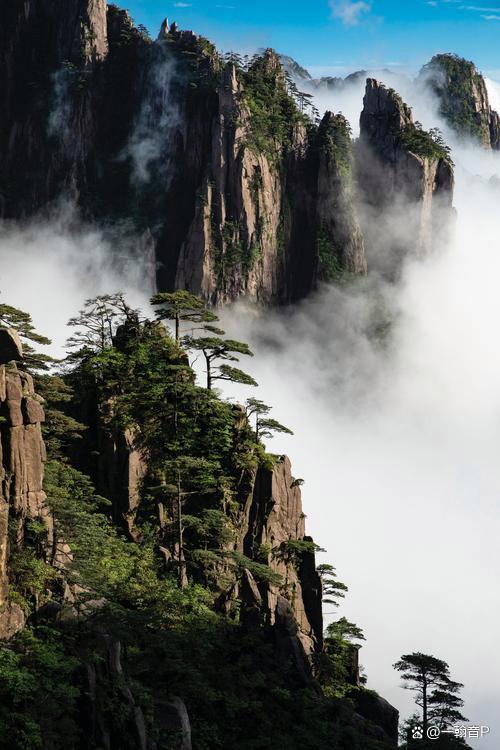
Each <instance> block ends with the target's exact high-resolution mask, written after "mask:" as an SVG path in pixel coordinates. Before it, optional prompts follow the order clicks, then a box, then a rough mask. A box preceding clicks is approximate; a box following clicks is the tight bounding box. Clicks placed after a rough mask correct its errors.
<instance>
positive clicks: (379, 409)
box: [0, 67, 500, 750]
mask: <svg viewBox="0 0 500 750" xmlns="http://www.w3.org/2000/svg"><path fill="white" fill-rule="evenodd" d="M164 73H165V76H167V77H168V76H170V74H171V71H170V69H169V68H168V67H165V69H164ZM391 76H392V77H391ZM376 77H379V78H380V79H381V80H382V81H385V82H387V83H388V85H392V86H394V87H395V88H396V89H397V90H398V91H399V92H400V93H401V95H402V96H403V98H405V99H406V100H407V101H408V102H409V103H410V104H411V105H412V106H413V108H414V113H415V117H416V119H419V120H420V121H421V122H422V123H423V125H424V127H431V126H435V125H439V126H440V127H441V128H442V129H443V132H444V133H445V136H446V138H447V139H448V140H449V141H450V143H451V144H452V148H453V158H454V160H455V162H456V165H457V169H456V176H457V189H456V197H455V206H456V208H457V212H458V214H457V225H456V228H455V232H454V234H453V237H452V238H451V239H450V241H449V243H448V244H447V245H444V246H443V247H441V248H440V249H439V251H437V252H436V253H435V254H434V255H433V256H432V257H428V258H426V259H424V260H420V261H416V260H414V259H413V260H409V261H408V262H407V264H406V266H405V268H404V270H403V273H402V276H401V280H400V281H399V283H398V284H397V285H390V284H387V283H386V282H384V281H383V279H382V278H379V277H378V276H377V275H376V274H373V275H371V276H369V277H368V279H361V280H359V281H358V282H356V283H353V284H350V285H346V286H337V287H334V286H330V287H324V288H322V289H321V290H319V292H318V293H317V294H315V295H314V296H312V297H311V298H309V299H308V300H306V301H304V302H303V303H302V304H300V305H298V306H297V307H295V308H293V309H292V308H287V309H286V310H283V311H269V310H266V311H257V310H255V309H254V308H251V307H248V306H245V305H244V304H239V305H236V306H235V307H233V308H232V309H231V310H230V311H227V312H223V313H222V318H223V322H224V325H225V327H226V330H227V332H228V334H230V335H231V337H232V338H240V339H242V340H245V341H248V342H249V343H250V344H251V347H252V348H253V351H254V352H255V357H254V358H252V359H248V361H245V362H242V366H243V367H244V368H245V369H246V370H248V371H249V372H250V373H251V374H252V375H254V377H255V378H256V379H257V381H258V382H259V384H260V388H259V390H258V396H259V398H261V399H262V400H264V401H266V402H267V403H269V404H271V405H273V416H275V417H276V418H277V419H279V420H280V421H282V422H283V423H285V424H286V425H287V426H289V427H290V428H292V429H293V430H294V431H295V436H294V437H285V436H279V437H276V438H275V440H274V441H272V442H270V443H269V446H268V447H269V449H270V450H272V451H273V452H276V453H282V452H283V453H284V452H286V453H287V454H289V455H290V457H291V459H292V463H293V468H294V472H295V475H296V476H297V477H301V478H303V479H304V480H305V484H304V487H303V496H304V507H305V511H306V513H307V515H308V521H307V524H308V532H309V533H310V534H312V535H313V536H314V538H315V540H316V542H317V543H318V544H320V545H321V546H322V547H325V548H326V549H327V553H326V554H325V555H322V556H321V557H322V558H324V560H325V561H328V562H331V563H333V564H334V565H335V566H336V567H337V570H338V574H339V578H340V579H341V580H343V581H345V582H346V583H347V584H348V585H349V589H350V591H349V594H348V596H347V598H346V600H345V602H343V603H342V606H341V607H340V608H339V610H338V612H336V611H335V612H333V614H328V615H327V618H326V620H327V622H328V621H329V620H331V619H332V618H335V617H338V616H346V617H347V618H348V619H350V620H353V621H354V622H356V623H357V624H358V625H359V626H360V627H362V628H363V629H364V632H365V635H366V638H367V640H366V644H365V645H364V646H363V649H362V651H361V662H362V663H363V665H364V667H365V668H366V671H367V674H368V680H369V681H368V686H369V687H370V688H373V689H376V690H378V691H379V692H380V694H381V695H383V696H384V697H385V698H387V699H388V700H389V701H390V702H392V703H393V704H394V705H395V706H397V707H398V708H399V709H400V711H401V714H402V716H401V719H402V720H403V719H404V718H406V717H407V716H408V715H410V714H411V713H413V711H414V704H413V702H412V699H411V696H410V695H409V694H408V693H407V692H405V691H403V690H402V689H401V688H400V681H399V677H398V675H397V674H396V673H395V672H394V670H393V669H392V664H393V663H394V662H395V661H396V660H397V659H398V658H399V657H400V656H401V654H403V653H407V652H411V651H423V652H426V653H432V654H434V655H435V656H437V657H439V658H442V659H444V660H446V661H447V662H448V663H449V664H450V668H451V672H452V676H453V678H454V679H456V680H459V681H461V682H464V683H465V686H466V687H465V691H464V698H465V701H466V703H465V708H464V712H465V715H466V716H468V717H469V719H470V721H471V723H474V724H479V725H489V726H490V727H491V734H490V735H489V737H487V738H483V739H482V740H481V741H480V743H479V744H478V746H480V747H481V748H484V750H488V748H489V749H491V750H492V748H493V747H494V737H495V733H497V732H498V731H499V730H500V724H499V722H498V711H497V706H498V704H499V702H500V689H499V688H498V685H497V677H496V669H495V668H494V663H495V661H498V647H497V646H496V645H492V644H490V637H491V635H493V634H494V633H496V631H497V623H498V619H499V615H500V593H499V590H498V585H497V577H498V569H499V562H500V561H499V553H498V539H499V537H500V522H499V519H498V511H497V506H498V497H499V493H500V471H499V470H498V454H499V450H500V345H499V343H498V333H497V329H498V321H499V320H500V295H499V294H498V283H499V282H498V279H499V278H500V219H499V218H498V217H499V214H498V204H499V200H500V190H499V189H498V188H497V187H496V185H495V181H492V180H491V178H492V177H495V176H498V177H499V178H500V161H499V159H498V157H496V156H495V155H492V154H491V153H489V152H486V151H485V150H481V149H479V148H478V147H476V146H473V145H472V144H464V143H458V142H457V141H456V139H454V138H453V137H452V135H451V134H450V133H449V132H448V131H447V128H446V127H445V126H444V124H443V123H440V122H439V118H438V116H437V107H436V105H435V102H433V101H432V100H431V99H430V98H429V95H428V94H426V93H425V92H423V91H420V90H417V89H416V88H415V86H414V85H413V84H412V82H411V79H410V78H407V77H404V76H397V81H396V80H395V79H396V76H395V75H394V74H389V73H384V72H382V73H381V72H379V73H376ZM169 80H170V79H169ZM162 85H163V84H162ZM165 85H168V86H169V85H170V83H168V84H167V83H165ZM488 88H489V90H490V93H491V92H493V96H492V100H493V102H494V103H495V102H496V101H500V86H499V84H496V83H495V82H494V81H491V80H488ZM363 92H364V81H361V82H359V83H356V84H353V86H352V87H347V88H346V89H345V90H344V91H342V92H334V93H331V92H326V91H323V90H321V91H319V92H317V93H316V97H317V99H316V103H317V106H318V107H319V108H321V109H322V110H324V109H326V108H328V109H332V110H333V111H336V112H338V111H343V112H344V114H345V115H346V116H347V117H348V119H349V120H350V122H351V124H352V126H353V132H354V134H357V132H358V119H359V113H360V110H361V106H362V97H363ZM494 96H497V98H496V99H494V98H493V97H494ZM150 114H151V113H150V112H149V111H147V110H144V112H143V115H141V118H142V119H140V120H139V122H138V126H137V131H136V138H135V139H134V140H133V142H132V143H131V146H130V148H131V151H130V154H129V155H131V156H132V158H133V159H134V160H135V159H136V158H137V164H143V165H145V166H144V171H136V177H137V180H138V181H142V180H147V179H148V174H149V169H150V167H151V164H152V163H154V161H155V160H157V159H158V156H159V154H160V151H158V148H159V146H158V142H157V141H156V140H155V138H154V134H153V133H152V131H150V130H149V122H150ZM168 116H169V117H170V116H172V118H173V119H172V120H169V119H167V120H165V123H164V124H165V128H167V129H168V128H169V127H170V123H171V122H172V121H173V120H174V119H175V117H174V115H168ZM400 219H401V224H399V225H398V226H394V227H393V231H399V230H400V228H401V226H403V225H404V221H405V217H404V210H403V209H402V211H401V217H400ZM0 257H1V258H2V267H1V270H0V292H1V297H0V299H1V300H2V301H3V302H8V303H9V304H12V305H15V306H17V307H20V308H23V309H25V310H27V311H29V312H31V313H32V315H33V318H34V321H35V325H36V326H37V328H38V329H39V330H40V332H42V333H45V334H47V335H49V336H50V337H51V338H52V339H53V340H54V348H53V352H54V353H56V354H60V353H61V352H62V350H63V347H64V341H65V339H66V336H67V329H66V321H67V320H68V319H69V318H70V317H71V316H73V315H74V314H75V313H76V312H77V310H78V309H79V308H80V307H81V306H82V303H83V302H84V300H85V299H86V298H88V297H93V296H96V295H97V294H102V293H112V292H116V291H118V290H121V291H124V292H125V293H126V295H127V299H128V300H129V302H130V304H132V305H133V306H139V307H142V308H143V309H145V308H146V307H147V301H148V298H149V296H150V293H151V291H152V290H153V287H154V262H153V261H152V260H151V255H150V252H149V251H148V247H147V242H145V241H144V240H141V239H140V238H132V240H130V238H129V241H127V242H124V243H123V245H122V250H121V252H120V251H117V249H116V243H115V242H113V241H112V239H110V237H109V236H108V235H107V234H106V232H105V231H103V230H97V229H95V227H92V226H89V225H87V224H85V223H84V222H81V221H80V220H78V217H77V216H75V214H74V211H73V210H72V209H68V208H67V207H65V208H64V209H61V210H60V211H58V212H57V213H56V214H55V215H51V216H50V217H45V218H39V219H38V220H36V221H32V222H29V223H23V224H19V223H15V224H14V223H9V224H5V223H4V224H2V225H0ZM387 324H390V325H389V327H388V329H387ZM379 328H381V329H383V330H386V329H387V332H386V333H385V335H378V334H377V331H378V330H379ZM227 392H228V395H229V396H233V397H238V398H239V399H242V398H245V397H246V396H249V395H254V393H253V392H252V389H247V390H246V391H245V393H243V392H242V391H241V390H240V389H238V390H235V391H231V390H230V389H228V391H227ZM330 611H331V607H330V606H328V608H327V612H330ZM473 742H474V741H473V740H472V741H471V743H472V744H473Z"/></svg>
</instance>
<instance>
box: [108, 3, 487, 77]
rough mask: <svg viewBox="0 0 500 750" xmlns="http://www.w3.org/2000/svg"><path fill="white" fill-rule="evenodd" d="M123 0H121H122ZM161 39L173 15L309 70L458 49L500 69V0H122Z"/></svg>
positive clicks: (411, 63) (415, 62)
mask: <svg viewBox="0 0 500 750" xmlns="http://www.w3.org/2000/svg"><path fill="white" fill-rule="evenodd" d="M115 1H118V0H115ZM119 4H123V7H126V8H128V9H129V11H130V13H131V14H132V16H133V18H134V19H135V21H136V22H137V23H143V24H144V25H145V26H147V27H148V28H149V30H150V31H151V33H152V34H153V35H154V36H156V34H157V31H158V29H159V26H160V23H161V21H162V20H163V19H164V18H165V17H168V18H169V19H170V20H171V21H172V20H175V21H177V23H178V24H179V25H180V26H181V27H182V28H189V29H192V30H193V31H196V32H198V33H200V34H203V35H204V36H206V37H208V38H210V39H211V40H212V41H213V42H214V43H215V44H216V45H217V46H218V47H219V48H222V49H225V50H228V49H238V50H242V51H245V52H250V51H254V50H255V49H258V48H260V47H268V46H270V47H274V48H275V49H277V50H279V51H280V52H284V53H286V54H289V55H291V56H292V57H295V59H297V60H298V61H299V62H300V63H301V64H303V65H305V66H306V67H309V68H313V69H314V68H316V69H326V68H330V67H332V68H336V67H341V68H344V67H345V68H348V69H352V68H353V67H355V68H359V67H361V66H366V67H369V66H377V65H391V66H395V65H401V66H403V67H410V68H415V67H417V66H419V65H420V64H421V63H422V62H425V61H426V60H427V59H429V58H430V57H431V56H432V55H433V54H435V53H436V52H457V53H458V54H460V55H462V56H464V57H467V58H469V59H472V60H474V61H475V62H476V63H477V65H478V66H479V67H480V68H481V69H482V70H483V71H486V72H489V71H498V70H499V69H500V44H499V42H500V0H476V1H475V2H474V0H471V1H470V2H467V0H465V1H464V0H427V1H426V0H309V1H308V2H303V0H301V2H296V1H295V0H252V1H251V2H248V0H170V1H168V0H122V3H119Z"/></svg>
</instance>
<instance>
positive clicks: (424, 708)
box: [422, 675, 429, 738]
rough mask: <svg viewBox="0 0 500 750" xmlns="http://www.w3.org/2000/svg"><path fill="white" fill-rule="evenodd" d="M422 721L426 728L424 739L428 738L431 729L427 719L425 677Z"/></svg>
mask: <svg viewBox="0 0 500 750" xmlns="http://www.w3.org/2000/svg"><path fill="white" fill-rule="evenodd" d="M422 720H423V727H424V738H427V729H428V728H429V721H428V718H427V678H426V677H425V675H424V677H423V681H422Z"/></svg>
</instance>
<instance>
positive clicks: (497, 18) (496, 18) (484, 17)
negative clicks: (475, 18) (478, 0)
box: [481, 16, 500, 21]
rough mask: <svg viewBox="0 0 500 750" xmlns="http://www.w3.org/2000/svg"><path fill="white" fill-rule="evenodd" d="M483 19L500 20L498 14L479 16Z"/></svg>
mask: <svg viewBox="0 0 500 750" xmlns="http://www.w3.org/2000/svg"><path fill="white" fill-rule="evenodd" d="M481 18H483V19H484V20H485V21H500V16H481Z"/></svg>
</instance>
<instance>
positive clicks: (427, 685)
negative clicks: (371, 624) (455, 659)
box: [394, 652, 467, 748]
mask: <svg viewBox="0 0 500 750" xmlns="http://www.w3.org/2000/svg"><path fill="white" fill-rule="evenodd" d="M394 669H396V671H398V672H400V673H401V678H402V680H403V687H404V688H405V689H406V690H411V691H412V692H413V693H415V703H416V704H417V706H418V707H419V708H420V709H421V727H422V735H423V738H422V739H423V741H424V742H425V741H426V740H427V736H428V734H427V733H428V730H429V728H430V727H437V729H439V731H440V732H441V733H443V732H444V733H447V732H448V730H451V729H452V728H453V727H454V726H456V725H457V724H458V723H459V722H464V721H467V719H466V717H465V716H463V715H462V713H461V712H460V709H461V708H462V706H463V704H464V702H463V700H462V698H461V697H460V695H459V693H460V691H461V690H462V688H463V685H462V683H460V682H455V681H454V680H452V679H451V677H450V668H449V666H448V664H447V663H446V662H445V661H442V660H441V659H437V658H436V657H434V656H430V655H428V654H422V653H420V652H414V653H412V654H405V655H403V656H402V657H401V659H400V660H399V661H397V662H396V663H395V664H394ZM415 728H416V723H415V719H414V718H412V719H411V720H410V721H409V722H408V723H407V725H406V732H407V734H408V737H407V744H406V746H407V747H408V748H410V747H412V746H413V745H412V738H413V737H414V736H415V732H414V731H413V730H414V729H415ZM422 739H419V740H418V742H420V745H418V746H419V747H421V746H422ZM458 739H459V738H455V737H454V736H453V735H451V734H450V735H447V734H446V735H445V734H443V735H442V737H441V739H440V743H441V744H440V745H439V746H442V747H450V748H451V747H455V746H457V740H458ZM458 745H459V746H461V747H467V746H466V745H465V743H464V742H463V741H461V742H458ZM431 746H432V747H438V745H436V740H432V742H431Z"/></svg>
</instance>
